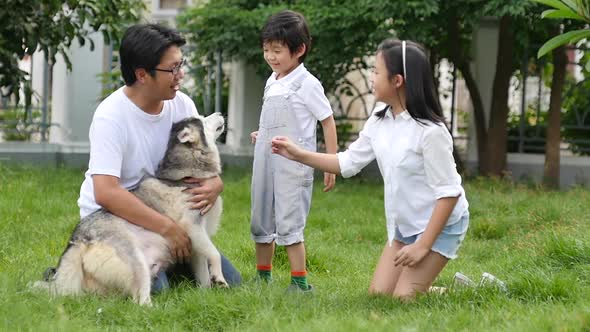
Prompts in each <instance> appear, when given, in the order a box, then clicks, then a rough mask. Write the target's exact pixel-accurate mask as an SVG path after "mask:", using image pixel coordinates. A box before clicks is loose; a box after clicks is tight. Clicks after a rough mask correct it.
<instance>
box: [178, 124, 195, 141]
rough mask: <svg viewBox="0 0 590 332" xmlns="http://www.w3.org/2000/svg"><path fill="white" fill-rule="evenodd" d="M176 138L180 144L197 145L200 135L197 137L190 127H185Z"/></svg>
mask: <svg viewBox="0 0 590 332" xmlns="http://www.w3.org/2000/svg"><path fill="white" fill-rule="evenodd" d="M176 137H177V138H178V141H180V143H196V142H198V141H199V135H195V133H194V130H191V128H190V127H184V128H183V129H182V130H181V131H180V132H179V133H178V135H176Z"/></svg>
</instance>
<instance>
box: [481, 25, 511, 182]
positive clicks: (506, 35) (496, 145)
mask: <svg viewBox="0 0 590 332" xmlns="http://www.w3.org/2000/svg"><path fill="white" fill-rule="evenodd" d="M514 43H515V40H514V34H513V31H512V18H511V17H510V16H508V15H505V16H503V17H502V18H501V19H500V31H499V36H498V55H497V58H496V73H495V76H494V85H493V90H492V106H491V108H490V123H489V127H488V140H487V145H486V149H485V154H486V158H485V160H486V164H484V165H480V167H481V168H482V169H483V174H485V175H498V176H501V175H502V173H503V172H504V170H505V169H506V145H507V141H508V125H507V120H508V88H509V86H510V77H511V76H512V72H513V65H512V63H513V57H514V54H513V53H514V52H513V50H514V47H513V45H514Z"/></svg>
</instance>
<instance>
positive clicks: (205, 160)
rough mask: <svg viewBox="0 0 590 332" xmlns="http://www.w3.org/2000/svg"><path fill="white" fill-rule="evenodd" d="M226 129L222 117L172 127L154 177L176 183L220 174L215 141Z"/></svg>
mask: <svg viewBox="0 0 590 332" xmlns="http://www.w3.org/2000/svg"><path fill="white" fill-rule="evenodd" d="M224 129H225V126H224V119H223V116H222V115H221V114H219V113H214V114H211V115H209V116H208V117H203V116H196V117H191V118H187V119H184V120H182V121H180V122H178V123H175V124H174V125H173V126H172V131H171V133H170V140H169V141H168V149H167V151H166V154H165V156H164V159H162V161H161V162H160V165H159V166H158V170H157V171H156V177H158V178H160V179H167V180H173V181H178V180H180V179H182V178H185V177H211V176H215V175H218V174H220V173H221V161H220V159H219V151H218V150H217V145H216V144H215V140H216V139H217V138H218V137H219V135H221V133H223V130H224Z"/></svg>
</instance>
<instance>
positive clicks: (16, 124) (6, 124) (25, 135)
mask: <svg viewBox="0 0 590 332" xmlns="http://www.w3.org/2000/svg"><path fill="white" fill-rule="evenodd" d="M40 121H41V111H40V110H38V109H35V110H31V111H30V112H27V110H26V109H25V108H22V107H17V108H13V109H0V134H1V135H2V139H4V140H5V141H28V140H30V139H31V132H38V131H39V126H40Z"/></svg>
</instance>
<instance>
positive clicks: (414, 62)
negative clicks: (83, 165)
mask: <svg viewBox="0 0 590 332" xmlns="http://www.w3.org/2000/svg"><path fill="white" fill-rule="evenodd" d="M372 79H373V93H374V95H375V98H376V99H377V100H378V101H381V102H384V103H386V104H387V106H386V107H385V108H384V109H382V110H380V111H376V112H374V113H373V115H372V116H371V117H370V118H369V119H368V120H367V122H366V123H365V126H364V128H363V130H362V131H361V132H360V134H359V138H358V139H357V140H356V141H355V142H353V143H352V144H351V145H350V146H349V148H348V150H346V151H344V152H340V153H338V154H337V155H329V154H322V153H315V152H310V151H305V150H303V149H301V148H299V147H297V145H295V144H293V143H292V142H291V141H290V140H289V139H288V138H286V137H274V138H273V140H272V150H273V153H277V154H280V155H282V156H284V157H286V158H289V159H292V160H296V161H299V162H301V163H304V164H307V165H309V166H312V167H314V168H318V169H321V170H323V171H325V172H330V173H337V174H341V175H342V176H343V177H350V176H353V175H355V174H357V173H358V172H359V171H360V170H361V169H362V168H363V167H365V166H366V165H367V164H369V163H370V162H371V161H373V160H374V159H377V163H378V165H379V170H380V171H381V175H382V176H383V180H384V186H385V188H384V189H385V214H386V219H387V235H388V241H387V243H386V245H385V247H384V248H383V252H382V254H381V258H380V259H379V262H378V263H377V267H376V269H375V273H374V276H373V280H372V282H371V285H370V287H369V292H370V293H371V294H387V295H390V296H394V297H398V298H402V299H408V298H412V297H414V296H415V295H416V293H417V292H425V291H427V290H428V289H429V287H430V286H431V284H432V282H433V281H434V279H435V278H436V277H437V276H438V274H439V273H440V272H441V271H442V269H443V268H444V267H445V265H446V264H447V262H448V260H449V259H453V258H456V257H457V249H458V248H459V246H460V245H461V242H462V241H463V239H464V238H465V233H466V232H467V228H468V225H469V212H468V203H467V199H466V198H465V191H464V190H463V187H462V186H461V177H460V176H459V174H458V173H457V170H456V167H455V162H454V159H453V153H452V152H453V142H452V138H451V135H450V133H449V131H448V130H447V128H446V126H445V125H444V119H443V115H442V110H441V108H440V105H439V103H438V99H437V96H436V93H435V90H434V84H433V77H432V73H431V71H430V65H429V63H428V60H427V57H426V55H425V52H424V50H423V48H422V47H421V46H420V45H418V44H416V43H414V42H410V41H399V40H392V39H387V40H385V41H383V42H382V43H381V45H380V46H379V48H378V49H377V55H376V62H375V70H374V73H373V77H372Z"/></svg>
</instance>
